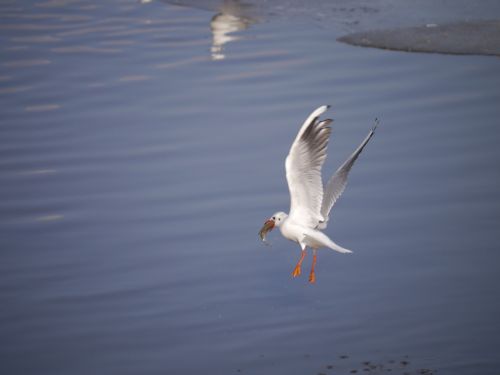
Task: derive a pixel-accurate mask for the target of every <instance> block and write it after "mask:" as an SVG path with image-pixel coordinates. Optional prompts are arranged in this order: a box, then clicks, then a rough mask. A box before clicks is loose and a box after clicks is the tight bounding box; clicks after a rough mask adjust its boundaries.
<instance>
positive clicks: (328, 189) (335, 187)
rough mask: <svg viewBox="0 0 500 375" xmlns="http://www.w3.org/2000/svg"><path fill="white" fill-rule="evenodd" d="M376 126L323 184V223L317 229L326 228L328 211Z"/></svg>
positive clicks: (345, 184)
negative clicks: (324, 184)
mask: <svg viewBox="0 0 500 375" xmlns="http://www.w3.org/2000/svg"><path fill="white" fill-rule="evenodd" d="M376 128H377V124H376V125H375V126H374V127H373V128H372V129H371V130H370V132H369V133H368V135H367V136H366V137H365V139H364V140H363V142H361V144H360V145H359V146H358V148H357V149H356V150H355V151H354V152H353V153H352V154H351V156H349V158H348V159H347V160H346V161H345V162H344V163H343V164H342V165H341V166H340V167H339V169H337V171H336V172H335V173H334V175H333V176H332V177H331V178H330V180H328V183H327V184H326V186H325V191H324V195H323V202H322V205H321V215H322V216H323V217H324V218H325V221H324V222H323V223H320V225H319V229H324V228H326V225H327V222H328V218H329V216H330V211H331V209H332V207H333V205H334V204H335V202H336V201H337V199H339V197H340V196H341V195H342V193H343V192H344V190H345V188H346V186H347V177H348V175H349V172H350V170H351V168H352V166H353V165H354V163H355V161H356V160H357V159H358V156H359V155H360V154H361V152H362V151H363V149H364V148H365V146H366V144H367V143H368V141H369V140H370V139H371V138H372V137H373V134H375V129H376Z"/></svg>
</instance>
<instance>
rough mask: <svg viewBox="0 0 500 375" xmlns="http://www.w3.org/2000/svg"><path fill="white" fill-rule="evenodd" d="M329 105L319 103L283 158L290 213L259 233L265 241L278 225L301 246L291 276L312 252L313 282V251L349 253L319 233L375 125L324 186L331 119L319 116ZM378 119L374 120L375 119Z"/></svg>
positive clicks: (276, 216) (271, 221)
mask: <svg viewBox="0 0 500 375" xmlns="http://www.w3.org/2000/svg"><path fill="white" fill-rule="evenodd" d="M329 107H330V106H326V105H324V106H321V107H319V108H317V109H316V110H315V111H314V112H312V113H311V114H310V115H309V117H308V118H307V119H306V121H305V122H304V124H303V125H302V127H301V128H300V130H299V133H298V134H297V137H296V138H295V141H294V142H293V144H292V147H291V148H290V152H289V153H288V156H287V158H286V162H285V167H286V179H287V181H288V189H289V190H290V214H288V215H287V214H286V213H284V212H276V213H275V214H273V215H272V216H271V217H270V218H269V219H268V220H266V222H265V223H264V226H263V227H262V229H261V230H260V232H259V235H260V237H261V239H262V240H263V241H265V238H266V234H267V232H269V231H271V230H272V229H273V228H274V227H275V226H277V227H279V228H280V231H281V234H282V235H283V237H285V238H287V239H288V240H291V241H294V242H297V243H298V244H299V245H300V248H301V249H302V252H301V256H300V259H299V261H298V263H297V265H296V266H295V268H294V270H293V273H292V276H293V277H296V276H299V275H300V273H301V265H302V261H303V260H304V257H305V255H306V248H307V247H309V248H311V249H312V251H313V262H312V267H311V272H310V274H309V282H311V283H314V282H315V281H316V275H315V272H314V267H315V266H316V260H317V258H316V251H317V249H319V248H322V247H326V248H329V249H332V250H335V251H338V252H339V253H344V254H346V253H352V251H351V250H347V249H345V248H343V247H341V246H339V245H337V244H336V243H335V242H333V241H332V240H331V239H330V238H328V236H327V235H326V234H324V233H323V232H321V230H322V229H325V228H326V226H327V223H328V219H329V215H330V210H331V209H332V207H333V205H334V204H335V202H336V201H337V199H338V198H339V197H340V195H341V194H342V193H343V191H344V189H345V187H346V185H347V176H348V174H349V171H350V170H351V168H352V166H353V164H354V162H355V161H356V159H357V158H358V156H359V154H360V153H361V151H363V148H364V147H365V146H366V144H367V143H368V141H369V140H370V139H371V137H372V136H373V134H374V131H375V128H376V127H377V124H375V126H374V127H373V128H372V129H371V130H370V132H369V133H368V135H367V136H366V138H365V139H364V140H363V142H361V144H360V145H359V147H358V148H357V149H356V150H355V151H354V152H353V153H352V155H351V156H349V158H348V159H347V160H346V161H345V162H344V163H343V164H342V165H341V166H340V167H339V169H337V171H336V172H335V173H334V175H333V176H332V177H331V178H330V179H329V180H328V183H327V184H326V186H325V188H324V189H323V181H322V178H321V168H322V166H323V163H324V161H325V159H326V151H327V146H328V140H329V138H330V133H331V127H330V126H329V125H330V123H331V122H332V120H331V119H326V120H322V121H320V120H319V116H320V115H321V114H323V113H324V112H326V110H327V109H328V108H329ZM376 122H377V121H376Z"/></svg>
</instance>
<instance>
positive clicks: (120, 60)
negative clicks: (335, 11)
mask: <svg viewBox="0 0 500 375" xmlns="http://www.w3.org/2000/svg"><path fill="white" fill-rule="evenodd" d="M385 4H387V3H385ZM389 4H390V3H389ZM382 5H384V3H382ZM284 12H285V13H286V9H285V10H284ZM290 12H291V11H290ZM291 13H292V12H291ZM214 16H215V17H217V16H216V12H214V11H211V10H210V8H209V9H206V10H203V9H197V8H192V7H180V6H175V5H170V4H167V3H162V2H152V3H147V4H141V3H139V2H135V1H128V0H127V1H126V0H111V1H108V2H105V3H101V2H94V1H79V0H75V1H70V0H48V1H43V2H38V1H37V2H36V1H29V0H25V1H8V2H3V3H2V4H1V5H0V19H1V22H0V41H1V47H0V48H1V52H2V53H1V55H0V56H1V57H0V103H1V116H0V197H1V199H0V251H1V259H2V261H1V262H0V306H1V309H0V340H1V341H0V358H1V361H0V373H2V374H3V373H6V374H89V373H96V374H160V373H161V374H194V373H208V374H239V373H241V374H245V373H246V374H270V373H275V374H313V375H314V374H319V373H324V374H334V373H336V374H339V373H342V374H350V373H353V372H352V371H353V370H356V371H357V372H358V373H370V374H382V373H387V372H388V371H387V370H388V369H391V373H393V374H404V373H405V372H407V373H411V374H420V373H421V372H422V370H424V369H428V370H429V372H437V373H438V374H453V375H456V374H498V372H499V368H500V358H499V356H498V347H499V345H500V339H499V337H500V321H499V319H498V317H499V316H500V301H499V299H498V289H499V282H500V279H499V264H500V255H499V253H498V242H499V234H498V233H499V232H498V228H499V224H500V191H499V189H498V185H499V182H500V172H499V168H498V162H499V160H500V148H499V147H498V144H499V142H500V129H499V120H498V119H499V118H500V106H499V103H500V89H499V87H500V60H498V59H497V58H492V57H478V56H468V57H463V56H462V57H460V56H445V55H437V54H406V53H400V52H389V51H379V50H375V49H363V48H359V47H352V46H347V45H343V44H341V43H338V42H336V41H335V40H336V38H337V37H338V36H339V35H338V31H337V28H336V27H331V28H330V27H325V26H324V25H323V23H324V20H323V19H321V20H320V21H321V22H318V21H317V20H312V18H308V17H304V18H300V17H295V15H294V16H290V17H273V16H272V12H270V14H268V16H267V17H264V18H261V19H257V18H252V17H253V16H251V17H249V18H240V19H239V20H233V22H234V23H235V24H236V26H235V25H232V26H231V25H229V26H228V24H227V19H224V18H222V22H221V18H220V17H219V18H218V21H217V18H215V20H216V22H219V24H215V25H214ZM240 23H241V25H243V26H241V25H240ZM221 25H222V26H221ZM238 25H240V26H238ZM211 27H212V28H211ZM214 27H223V28H224V27H228V28H229V29H231V28H232V27H233V28H234V29H235V30H239V31H236V32H235V33H233V34H224V33H222V34H221V35H219V36H218V37H217V38H219V39H217V40H216V37H215V36H214V35H215V33H214V34H213V33H212V31H211V30H214ZM340 28H342V27H340ZM231 30H232V29H231ZM228 35H229V36H230V37H232V40H225V39H224V37H228ZM221 36H222V37H223V38H222V42H221V39H220V37H221ZM321 104H331V105H332V109H331V110H330V111H329V115H330V116H331V117H333V118H334V119H335V122H334V125H333V126H334V130H333V135H332V140H331V143H330V148H329V158H328V160H327V162H326V164H325V168H324V173H325V175H330V174H331V173H333V171H334V170H335V169H336V167H337V166H338V165H340V163H341V162H342V161H343V160H344V159H345V158H346V157H347V156H348V155H349V154H350V153H351V152H352V151H353V150H354V148H355V147H356V146H357V145H358V144H359V142H360V141H361V140H362V139H363V137H364V136H365V135H366V134H367V132H368V130H369V129H370V128H371V127H372V125H373V121H374V118H375V117H378V118H379V119H380V126H379V128H378V129H377V133H376V135H375V137H374V138H373V140H372V141H371V142H370V144H369V145H368V146H367V148H366V149H365V151H364V152H363V154H362V155H361V157H360V159H359V160H358V162H357V163H356V165H355V167H354V169H353V171H352V173H351V176H350V180H349V186H348V188H347V190H346V192H345V193H344V195H343V196H342V198H341V200H340V201H339V202H338V203H337V204H336V205H335V207H334V211H333V214H332V219H331V222H330V225H329V228H328V229H327V230H326V233H327V234H328V235H329V236H331V237H332V238H333V239H334V241H336V242H337V243H339V244H340V245H342V246H344V247H347V248H349V249H352V250H354V254H352V255H342V254H338V253H334V252H330V251H327V250H322V251H320V253H319V257H318V264H317V268H316V273H317V283H316V284H315V285H309V284H308V282H307V270H308V267H309V266H310V262H311V256H310V255H309V256H308V257H307V258H306V260H305V261H304V275H303V276H302V277H301V278H297V279H292V278H291V272H292V269H293V266H294V265H295V263H296V261H297V260H298V258H299V255H300V249H299V247H298V246H297V245H296V244H294V243H291V242H288V241H286V240H284V239H283V238H281V236H280V235H279V233H278V232H277V231H276V232H272V233H271V234H270V236H269V240H270V242H271V243H272V246H271V247H266V246H264V245H263V244H262V243H261V242H260V241H259V239H258V236H257V231H258V230H259V228H260V227H261V225H262V223H263V221H264V220H265V219H266V218H268V217H269V215H271V214H272V213H273V212H275V211H278V210H284V211H287V210H288V203H289V202H288V200H289V197H288V191H287V187H286V181H285V176H284V158H285V156H286V154H287V152H288V149H289V147H290V144H291V142H292V140H293V139H294V137H295V134H296V132H297V131H298V128H299V126H300V124H301V123H302V121H303V120H304V119H305V117H307V115H308V114H309V112H310V111H311V110H313V109H314V108H316V107H317V106H319V105H321ZM367 361H370V364H367V363H364V362H367ZM329 366H332V368H329ZM364 369H367V370H369V371H363V370H364Z"/></svg>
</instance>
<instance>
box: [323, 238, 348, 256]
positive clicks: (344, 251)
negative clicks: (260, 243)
mask: <svg viewBox="0 0 500 375" xmlns="http://www.w3.org/2000/svg"><path fill="white" fill-rule="evenodd" d="M328 247H329V248H330V249H332V250H335V251H338V252H339V253H342V254H350V253H352V251H351V250H348V249H346V248H344V247H342V246H339V245H337V244H336V243H335V242H333V241H332V240H330V243H329V244H328Z"/></svg>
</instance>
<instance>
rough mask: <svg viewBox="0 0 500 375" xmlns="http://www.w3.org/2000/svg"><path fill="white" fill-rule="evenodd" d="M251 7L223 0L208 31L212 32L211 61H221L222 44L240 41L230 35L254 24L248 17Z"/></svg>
mask: <svg viewBox="0 0 500 375" xmlns="http://www.w3.org/2000/svg"><path fill="white" fill-rule="evenodd" d="M250 10H251V6H250V5H245V4H243V3H241V2H240V1H237V0H225V1H224V2H223V3H222V5H221V6H220V11H219V13H218V14H216V15H215V16H213V17H212V20H211V21H210V29H211V30H212V48H211V49H210V51H211V53H212V60H222V59H224V58H225V55H224V53H223V49H224V44H226V43H228V42H233V41H235V40H238V39H240V37H239V36H236V35H231V34H233V33H235V32H237V31H242V30H245V29H246V28H248V27H249V26H250V25H251V24H253V23H255V22H256V19H252V18H251V17H250V16H245V15H244V14H245V13H246V14H248V13H250Z"/></svg>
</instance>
